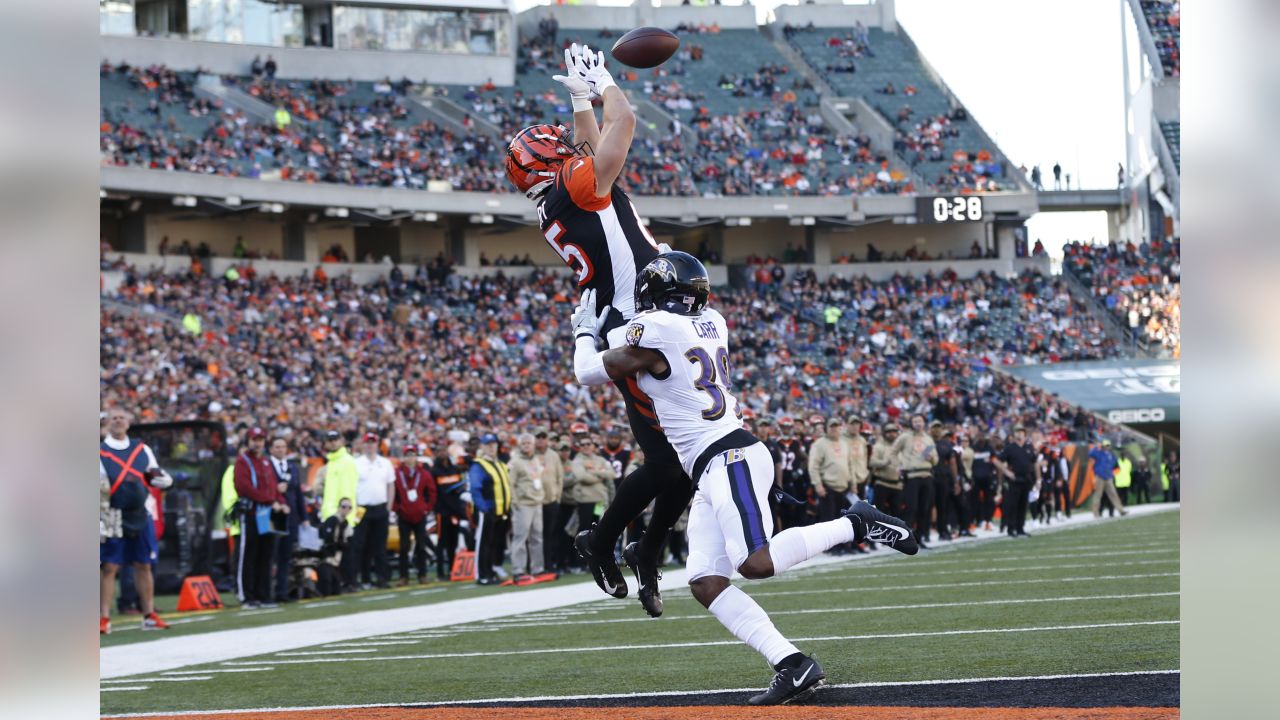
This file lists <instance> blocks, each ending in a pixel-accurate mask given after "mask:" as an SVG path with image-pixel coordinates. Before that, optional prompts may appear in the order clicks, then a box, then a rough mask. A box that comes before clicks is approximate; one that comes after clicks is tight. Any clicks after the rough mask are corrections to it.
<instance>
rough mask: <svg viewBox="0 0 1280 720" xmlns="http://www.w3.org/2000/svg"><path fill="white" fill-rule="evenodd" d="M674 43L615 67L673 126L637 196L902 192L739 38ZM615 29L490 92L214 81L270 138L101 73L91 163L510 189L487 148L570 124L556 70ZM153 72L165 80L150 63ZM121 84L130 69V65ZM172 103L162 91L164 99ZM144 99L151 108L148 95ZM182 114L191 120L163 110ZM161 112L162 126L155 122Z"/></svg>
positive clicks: (894, 165)
mask: <svg viewBox="0 0 1280 720" xmlns="http://www.w3.org/2000/svg"><path fill="white" fill-rule="evenodd" d="M676 30H677V32H678V33H679V34H680V35H681V37H682V49H681V51H680V52H679V53H678V54H677V56H676V57H675V58H673V60H671V61H669V62H668V63H667V64H666V65H664V66H662V67H661V68H658V69H654V70H643V71H642V70H631V69H627V68H622V67H615V68H614V70H615V73H616V75H617V79H618V82H619V85H620V86H622V87H623V88H624V89H626V90H627V91H628V92H629V93H631V94H632V95H633V96H635V97H645V98H648V99H650V100H652V101H653V102H654V104H656V105H658V106H659V107H662V108H663V109H664V110H666V111H667V112H668V113H669V114H670V115H671V116H672V117H673V118H674V121H673V122H672V123H670V125H669V126H667V127H654V128H652V132H644V133H639V134H637V137H636V139H635V141H634V144H633V153H632V156H631V161H630V163H629V166H628V168H627V172H626V173H625V174H624V176H623V179H622V182H623V183H624V185H625V186H626V188H627V189H628V190H629V191H630V192H632V193H635V194H639V195H745V194H759V195H837V194H839V195H853V194H900V193H906V192H913V191H914V187H913V186H912V185H911V184H910V178H909V175H908V173H907V171H906V170H905V166H904V165H903V164H902V163H901V161H900V160H899V159H898V158H897V157H895V156H893V154H891V153H887V152H886V151H887V150H888V149H887V148H886V149H884V151H873V150H872V148H871V147H870V140H869V139H868V138H867V137H866V136H865V135H862V134H859V135H857V136H853V137H849V136H837V135H836V134H835V133H833V132H832V131H831V129H830V128H829V127H827V126H826V123H825V121H824V120H823V119H822V117H821V114H820V113H819V112H818V102H819V100H818V95H817V93H816V92H815V91H814V89H813V88H812V87H811V86H810V85H809V84H808V82H807V81H806V80H805V79H804V78H803V77H802V76H800V75H799V74H798V73H796V72H795V71H794V70H793V69H792V68H790V67H788V65H787V63H786V60H785V58H784V57H783V56H782V55H781V54H780V53H779V52H778V50H777V48H775V47H774V46H773V45H772V43H770V42H769V40H768V39H767V38H765V37H764V36H763V35H761V34H760V33H758V32H756V31H753V30H724V31H720V30H718V29H715V28H706V27H704V26H699V27H692V28H691V27H683V26H682V27H678V28H676ZM621 34H622V31H621V30H615V31H611V30H603V31H594V32H583V31H561V32H559V33H556V34H555V35H554V36H551V37H547V36H533V37H526V38H522V39H521V42H520V46H519V49H518V53H517V60H516V63H517V76H516V84H515V86H514V87H510V88H499V87H496V86H493V85H491V84H489V85H484V86H475V87H464V86H450V85H440V86H434V87H426V88H418V87H413V86H412V85H410V84H409V83H408V82H407V81H403V82H396V83H393V82H391V81H390V80H387V81H385V82H383V83H378V84H374V83H367V82H353V81H346V80H329V81H298V80H290V79H287V78H275V79H273V80H266V79H264V78H249V77H235V76H228V77H223V78H222V82H223V83H224V84H226V85H228V86H231V87H234V88H235V89H238V90H241V91H243V92H246V93H248V94H249V95H251V96H254V97H257V98H258V99H260V100H262V101H264V102H267V103H269V104H272V105H277V106H280V107H283V108H284V109H286V110H287V111H288V112H289V113H290V116H291V122H290V123H289V124H288V126H287V127H285V128H278V127H275V126H274V125H273V124H271V123H264V122H261V121H255V120H253V119H251V118H247V117H245V115H244V114H243V113H241V112H239V111H236V110H234V109H231V108H224V107H222V105H221V103H220V102H217V101H213V102H211V101H207V100H200V99H197V98H196V97H195V95H194V94H193V93H192V91H191V87H192V86H193V85H194V81H195V74H194V73H185V74H177V75H178V76H180V77H182V78H184V81H183V83H182V86H181V89H180V91H178V92H177V96H175V97H170V98H168V99H167V100H166V101H165V102H166V103H167V104H165V105H164V107H162V108H161V110H160V111H159V112H160V115H162V116H163V117H161V116H159V115H156V113H155V112H153V113H152V117H147V116H146V115H145V113H146V109H147V107H148V105H149V103H151V102H152V101H153V99H154V98H155V97H156V96H157V95H159V94H160V92H159V91H157V90H153V89H151V88H150V87H148V85H147V84H145V83H142V82H139V81H138V80H136V79H131V77H130V75H129V74H128V73H125V72H121V71H118V70H115V69H111V68H109V66H108V68H107V69H104V72H103V75H102V81H101V88H102V98H103V106H102V114H103V129H102V134H101V142H102V151H103V162H104V163H106V164H114V165H135V166H152V167H165V168H173V169H183V170H189V171H193V172H201V173H210V174H223V175H234V176H243V177H265V178H273V179H274V178H279V179H283V180H291V181H300V182H334V183H345V184H351V185H360V186H367V185H375V186H382V187H406V188H422V187H426V186H427V184H428V183H430V182H432V181H445V182H448V183H450V184H451V186H452V187H454V188H455V189H459V190H476V191H497V192H504V191H509V190H510V189H509V188H508V187H507V184H506V181H505V179H504V178H503V176H502V163H503V160H504V154H503V148H502V144H503V143H504V142H505V139H506V138H507V137H510V136H511V135H513V134H514V133H515V131H516V130H518V129H519V128H521V127H524V126H526V125H529V124H532V123H535V122H553V123H563V124H566V125H569V124H571V121H572V119H571V115H572V111H571V109H570V108H569V106H568V98H567V97H566V95H565V93H564V91H563V88H562V87H561V86H560V85H559V84H558V83H556V82H554V81H553V80H551V76H552V75H553V74H556V73H557V72H560V71H561V70H562V58H563V48H564V47H565V46H566V45H567V44H568V43H570V42H584V43H589V44H591V45H592V46H593V47H608V46H610V45H611V44H612V43H613V41H614V39H615V38H616V37H617V36H619V35H621ZM156 71H157V72H163V73H168V72H171V71H168V70H167V69H164V68H157V69H156ZM133 72H134V73H135V74H136V71H133ZM418 92H426V93H428V94H434V95H443V96H446V97H448V98H449V99H450V100H452V101H453V102H456V103H458V104H460V105H461V106H463V107H464V108H465V109H467V110H469V111H470V112H471V113H472V114H473V115H474V116H475V117H476V118H478V119H481V120H485V121H488V122H490V123H492V124H493V125H496V126H497V128H498V129H499V131H500V133H499V134H498V135H497V136H495V135H492V134H489V133H485V132H481V131H479V129H477V131H476V132H474V133H469V134H467V135H466V136H462V137H459V136H456V135H455V134H454V133H453V132H451V130H450V128H446V127H442V126H440V125H438V124H437V123H435V122H434V121H433V120H434V118H433V117H432V116H431V115H430V114H429V113H428V112H427V111H426V110H425V109H424V108H423V107H422V106H421V105H419V104H418V103H415V102H411V101H409V99H408V96H409V95H410V94H413V93H418ZM171 94H172V93H171ZM157 102H159V101H157ZM174 104H185V105H189V106H191V107H192V108H193V109H198V110H199V112H197V113H194V114H193V113H191V112H181V110H182V109H183V108H180V107H169V105H174ZM170 117H172V118H173V120H172V121H171V120H169V118H170Z"/></svg>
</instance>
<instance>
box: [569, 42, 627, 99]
mask: <svg viewBox="0 0 1280 720" xmlns="http://www.w3.org/2000/svg"><path fill="white" fill-rule="evenodd" d="M573 69H574V72H576V73H577V74H578V75H580V76H581V77H582V79H583V80H586V81H587V84H588V85H590V86H591V92H593V93H595V94H596V95H599V96H600V97H604V91H605V90H606V89H608V88H610V87H617V86H618V84H617V83H616V82H614V81H613V76H612V75H610V74H609V71H608V70H606V69H605V67H604V51H603V50H601V51H599V52H592V51H591V48H589V47H587V46H586V45H583V46H582V49H581V52H580V53H579V54H578V57H577V62H575V63H574V68H573Z"/></svg>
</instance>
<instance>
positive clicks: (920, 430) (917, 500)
mask: <svg viewBox="0 0 1280 720" xmlns="http://www.w3.org/2000/svg"><path fill="white" fill-rule="evenodd" d="M892 450H893V455H894V458H895V459H896V460H897V461H898V467H899V468H900V469H901V471H902V475H903V478H904V482H903V494H904V497H903V499H902V505H903V508H904V510H905V513H904V514H903V515H902V519H903V520H905V521H906V522H907V523H908V524H910V525H914V526H915V529H916V537H917V538H918V540H917V542H919V543H920V547H921V548H925V549H927V548H928V545H926V544H925V540H926V538H928V537H929V510H930V506H931V505H932V504H933V498H932V497H930V496H931V495H932V494H933V466H934V465H936V464H938V448H937V447H936V446H934V444H933V438H932V437H930V436H929V433H927V432H925V426H924V416H923V415H912V416H911V430H909V431H907V432H906V433H903V434H902V435H901V436H899V437H898V439H897V440H895V441H894V442H893V448H892Z"/></svg>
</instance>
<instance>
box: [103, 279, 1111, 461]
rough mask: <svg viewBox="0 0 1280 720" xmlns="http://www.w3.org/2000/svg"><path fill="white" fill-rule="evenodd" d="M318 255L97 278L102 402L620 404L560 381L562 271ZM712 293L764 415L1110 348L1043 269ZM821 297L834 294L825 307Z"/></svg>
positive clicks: (1003, 416) (412, 427) (896, 398)
mask: <svg viewBox="0 0 1280 720" xmlns="http://www.w3.org/2000/svg"><path fill="white" fill-rule="evenodd" d="M770 262H772V261H770ZM321 267H322V270H321V271H320V272H317V273H314V274H311V275H291V276H289V277H284V278H281V277H275V276H269V277H261V276H257V275H256V273H255V272H254V270H253V269H252V265H251V264H250V263H248V262H246V263H245V264H243V265H241V266H240V269H239V271H238V276H236V277H234V278H228V277H207V276H206V275H204V274H203V273H200V272H192V273H185V274H179V275H160V274H158V273H152V272H141V271H138V270H136V269H133V268H125V271H126V278H125V282H124V283H123V284H122V285H121V286H120V287H119V288H118V290H116V291H113V292H111V293H108V294H106V295H104V298H103V306H102V314H101V327H102V334H101V368H102V375H101V395H102V402H103V404H104V406H108V405H112V404H114V403H116V402H123V401H126V400H127V402H128V404H129V405H130V406H131V407H137V408H139V409H140V411H141V413H142V417H143V418H144V419H145V418H148V417H156V418H160V417H163V418H168V419H197V418H213V419H220V420H222V421H223V422H225V423H226V424H227V425H228V427H233V428H234V427H237V426H239V425H240V424H243V423H264V424H269V425H273V426H290V427H293V428H295V429H296V430H297V431H299V432H301V433H303V435H304V436H303V437H300V438H298V442H299V443H300V444H301V445H302V448H303V450H304V452H308V453H312V454H314V453H315V452H318V447H317V446H316V445H315V439H314V438H312V437H310V436H309V435H307V432H308V431H319V430H322V429H326V428H330V427H337V428H339V429H342V430H346V431H352V432H354V431H356V430H358V429H362V428H365V427H367V426H376V427H378V428H379V429H380V430H381V431H382V432H383V433H384V434H386V435H389V436H391V437H395V438H407V437H410V436H416V437H420V438H421V439H424V440H425V439H427V438H434V437H435V436H436V435H438V434H440V433H442V432H444V431H446V430H449V429H464V430H468V431H471V432H475V431H477V430H480V429H484V428H503V429H509V428H512V427H515V426H516V425H517V424H523V425H526V426H527V425H528V424H530V423H536V424H547V425H550V426H552V427H554V428H557V429H563V427H562V426H567V423H568V422H571V421H572V420H573V419H575V418H578V417H582V418H586V419H590V420H592V421H593V422H596V423H601V422H603V421H605V420H606V419H608V420H610V421H620V420H621V418H622V413H621V410H620V405H619V398H618V396H617V394H616V393H614V392H613V391H612V390H609V389H607V388H606V389H603V390H601V389H596V390H591V391H588V390H585V389H582V388H579V387H578V386H577V385H576V384H575V383H574V382H573V378H572V375H571V366H572V362H571V361H570V349H571V346H570V345H569V344H568V343H567V342H565V340H566V338H568V337H569V333H568V327H567V322H568V318H569V310H570V309H571V306H572V303H573V301H574V300H575V298H576V295H577V293H576V289H575V288H574V287H573V285H572V283H571V282H570V280H569V278H568V275H567V274H563V273H559V272H556V273H547V272H545V271H535V272H534V273H533V274H532V275H530V276H529V277H527V278H520V279H517V278H512V277H503V276H495V277H490V278H486V279H480V278H467V277H461V276H459V275H456V274H451V273H450V271H449V269H448V268H447V266H445V265H443V264H439V263H433V264H431V265H430V266H423V267H421V268H419V269H418V271H417V273H413V274H411V276H410V277H404V276H401V275H399V274H395V275H388V276H387V277H385V278H383V279H379V280H378V281H376V282H373V283H370V284H366V285H363V286H361V285H357V284H355V283H353V282H352V281H351V280H349V279H348V278H345V277H343V276H342V275H341V274H338V273H337V268H338V267H340V266H336V265H331V264H325V265H322V266H321ZM762 267H764V268H766V269H769V266H768V265H764V266H762ZM323 268H328V271H329V272H332V273H334V275H333V276H332V277H329V276H327V275H326V274H325V272H324V270H323ZM397 273H398V271H397ZM766 275H767V273H766ZM715 303H716V305H717V307H719V308H720V309H721V311H722V312H723V313H724V314H725V316H726V317H727V318H728V320H729V322H730V325H731V327H732V328H733V329H734V332H735V340H736V343H737V347H738V348H740V349H739V351H738V355H739V357H737V358H735V364H734V367H735V374H734V378H733V381H734V385H735V388H737V390H738V392H739V393H740V395H741V398H742V401H743V403H745V404H746V405H747V406H749V407H751V408H752V409H754V410H756V411H757V412H764V411H768V412H770V413H772V414H775V415H776V414H781V413H790V414H793V415H803V414H807V413H809V412H824V413H830V412H849V413H852V412H860V413H862V414H863V416H864V417H869V418H871V419H873V420H877V421H878V420H885V419H888V418H896V417H899V416H901V415H902V414H904V413H910V412H913V411H916V410H922V411H927V412H929V413H931V414H932V415H933V416H935V417H940V418H942V419H947V420H956V421H959V420H964V419H966V418H967V419H968V421H969V423H970V424H972V425H975V426H981V427H984V428H992V429H994V428H1007V426H1008V425H1009V424H1011V423H1013V422H1015V421H1024V420H1025V421H1027V422H1035V423H1041V422H1046V421H1047V420H1048V418H1050V417H1052V414H1053V413H1052V412H1051V411H1053V412H1057V411H1056V410H1054V408H1057V407H1058V403H1057V401H1056V400H1054V399H1052V398H1049V397H1042V396H1039V395H1037V394H1035V393H1034V391H1031V390H1030V389H1027V388H1023V387H1022V386H1021V385H1018V384H1017V383H1014V382H1013V381H1010V380H1007V379H1005V378H1004V377H1003V376H997V375H996V374H994V373H992V372H991V371H990V370H989V369H988V368H989V367H990V366H991V365H998V364H1004V363H1013V362H1054V361H1058V360H1070V359H1085V358H1105V357H1112V356H1114V355H1115V354H1116V348H1115V346H1114V344H1112V343H1111V342H1109V341H1108V340H1107V339H1106V337H1105V335H1104V334H1103V331H1102V329H1101V328H1100V327H1098V326H1097V324H1096V323H1094V322H1093V321H1092V320H1091V319H1090V318H1089V317H1088V316H1087V315H1086V314H1085V313H1084V312H1083V311H1082V309H1081V307H1080V306H1079V305H1078V303H1076V302H1075V301H1073V300H1072V299H1071V298H1070V297H1069V296H1068V294H1067V292H1066V290H1065V286H1064V284H1063V283H1062V282H1061V281H1060V280H1054V279H1051V278H1046V277H1043V276H1040V275H1038V274H1034V273H1028V274H1024V275H1022V276H1020V277H1017V278H1014V279H1008V280H1006V279H1001V278H997V277H995V276H993V275H990V274H986V275H980V276H978V277H976V278H973V279H969V280H961V279H958V278H957V277H956V276H955V275H954V274H953V273H950V272H947V273H944V274H940V275H926V276H924V277H905V276H899V277H894V278H892V279H891V280H889V281H886V282H872V281H869V280H866V279H852V280H845V279H840V278H838V277H833V278H831V279H830V280H828V281H826V282H819V281H817V279H816V278H815V277H814V276H813V275H812V274H811V273H808V272H806V271H791V272H787V273H786V278H785V280H784V281H781V282H775V281H772V280H770V281H769V282H765V283H756V284H753V285H751V286H750V287H747V288H741V289H729V288H721V289H720V290H719V291H718V293H717V296H716V299H715ZM828 306H835V307H838V308H840V309H841V310H842V312H843V314H842V316H841V318H840V320H839V322H838V323H837V324H836V325H834V326H831V327H828V326H826V324H825V322H824V318H823V311H824V310H825V309H826V308H827V307H828ZM187 313H192V314H194V315H196V316H197V317H199V318H200V321H201V322H200V331H199V334H192V333H191V332H190V331H189V330H187V329H184V327H183V323H182V322H180V320H181V318H182V317H183V316H184V315H185V314H187ZM1063 412H1065V410H1064V411H1063ZM1024 414H1030V415H1031V416H1033V417H1027V418H1023V417H1022V415H1024Z"/></svg>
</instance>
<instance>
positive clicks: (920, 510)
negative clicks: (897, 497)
mask: <svg viewBox="0 0 1280 720" xmlns="http://www.w3.org/2000/svg"><path fill="white" fill-rule="evenodd" d="M932 494H933V478H932V477H931V476H929V475H920V476H918V477H908V478H907V479H906V482H904V483H903V488H902V506H903V511H902V520H903V522H905V523H907V525H909V526H911V527H913V528H915V531H916V537H918V538H919V539H921V540H925V539H926V538H928V537H929V506H930V505H931V504H932V503H933V498H932V497H930V496H931V495H932Z"/></svg>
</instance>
